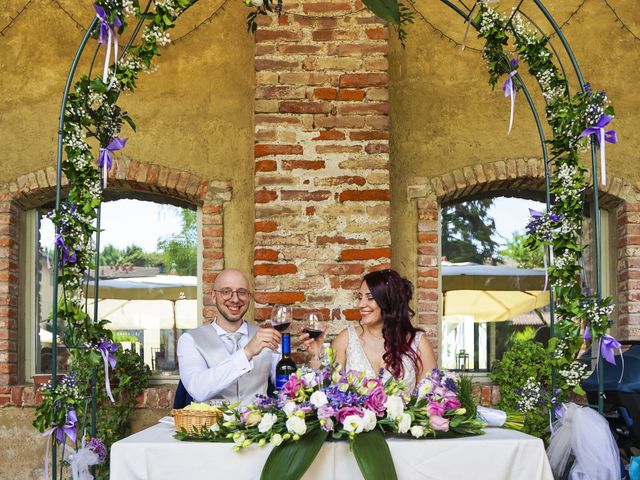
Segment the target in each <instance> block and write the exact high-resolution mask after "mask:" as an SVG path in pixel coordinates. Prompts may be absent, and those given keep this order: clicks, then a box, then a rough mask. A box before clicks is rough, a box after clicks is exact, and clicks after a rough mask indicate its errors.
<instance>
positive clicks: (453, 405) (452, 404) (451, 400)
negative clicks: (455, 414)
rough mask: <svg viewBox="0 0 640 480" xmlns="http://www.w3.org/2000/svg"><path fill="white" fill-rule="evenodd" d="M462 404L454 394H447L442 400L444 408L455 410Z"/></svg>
mask: <svg viewBox="0 0 640 480" xmlns="http://www.w3.org/2000/svg"><path fill="white" fill-rule="evenodd" d="M461 406H462V404H461V403H460V400H458V399H457V398H456V397H455V396H447V397H446V399H445V402H444V409H445V410H456V409H458V408H460V407H461Z"/></svg>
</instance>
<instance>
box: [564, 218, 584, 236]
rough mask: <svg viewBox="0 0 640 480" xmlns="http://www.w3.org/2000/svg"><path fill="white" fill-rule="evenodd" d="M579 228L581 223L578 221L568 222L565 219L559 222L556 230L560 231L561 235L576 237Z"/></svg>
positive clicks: (578, 233)
mask: <svg viewBox="0 0 640 480" xmlns="http://www.w3.org/2000/svg"><path fill="white" fill-rule="evenodd" d="M581 229H582V225H581V224H580V222H570V221H567V220H566V219H565V220H563V221H562V222H561V224H560V228H559V229H558V231H559V232H560V234H561V235H569V236H572V237H576V236H578V235H580V231H581Z"/></svg>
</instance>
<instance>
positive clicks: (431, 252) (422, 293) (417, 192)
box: [407, 158, 640, 346]
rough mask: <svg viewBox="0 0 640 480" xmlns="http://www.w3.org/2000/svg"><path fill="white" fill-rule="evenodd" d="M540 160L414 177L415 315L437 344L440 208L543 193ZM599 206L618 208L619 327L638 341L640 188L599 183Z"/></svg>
mask: <svg viewBox="0 0 640 480" xmlns="http://www.w3.org/2000/svg"><path fill="white" fill-rule="evenodd" d="M544 179H545V173H544V163H543V160H542V159H537V158H528V159H527V158H519V159H507V160H499V161H495V162H486V163H482V164H476V165H473V166H467V167H463V168H459V169H455V170H452V171H449V172H446V173H443V174H441V175H436V176H433V177H414V178H412V179H411V180H410V181H409V186H408V187H407V196H408V198H409V199H410V200H413V201H415V203H416V207H417V214H418V222H417V225H416V227H417V228H416V231H417V242H416V245H417V256H416V279H417V282H416V283H417V285H416V293H417V299H418V304H417V307H418V308H417V315H418V322H419V323H420V326H421V327H423V328H424V329H425V330H426V332H427V334H428V335H429V337H430V338H431V340H432V343H433V344H434V346H436V345H437V342H438V337H439V332H438V325H439V319H440V316H441V314H442V312H441V308H440V305H441V303H442V302H441V283H440V244H439V236H440V232H439V220H438V219H439V209H440V206H441V205H442V204H443V203H446V202H450V201H453V200H458V199H462V198H468V197H473V196H476V195H483V194H487V193H490V192H491V193H495V192H501V193H502V192H506V191H510V190H511V191H513V190H520V191H529V192H540V193H542V194H543V193H544V191H545V181H544ZM600 206H601V207H602V208H606V209H608V210H610V211H612V212H615V215H616V220H617V232H616V233H617V238H618V244H617V265H616V267H617V273H618V282H617V283H618V298H617V304H618V307H619V315H618V325H619V330H618V332H619V335H620V337H621V338H622V339H640V307H636V306H635V305H634V302H633V299H635V298H637V297H638V296H640V282H638V285H637V286H636V283H635V281H634V279H635V278H640V191H638V189H637V188H636V187H635V186H634V185H631V184H630V183H628V182H627V181H625V180H623V179H621V178H619V177H611V176H610V177H609V178H608V182H607V184H606V185H601V186H600Z"/></svg>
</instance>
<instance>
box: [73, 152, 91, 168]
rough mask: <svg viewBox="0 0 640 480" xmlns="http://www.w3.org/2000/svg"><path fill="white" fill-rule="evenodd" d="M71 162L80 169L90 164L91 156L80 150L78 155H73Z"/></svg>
mask: <svg viewBox="0 0 640 480" xmlns="http://www.w3.org/2000/svg"><path fill="white" fill-rule="evenodd" d="M73 163H74V164H75V166H76V169H78V170H82V169H84V168H87V167H88V166H89V165H90V164H91V156H90V155H89V153H88V152H82V153H81V154H80V155H76V156H75V157H73Z"/></svg>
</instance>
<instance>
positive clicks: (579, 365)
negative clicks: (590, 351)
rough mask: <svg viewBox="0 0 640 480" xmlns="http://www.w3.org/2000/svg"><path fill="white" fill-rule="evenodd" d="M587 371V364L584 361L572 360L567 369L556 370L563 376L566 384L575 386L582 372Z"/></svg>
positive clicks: (582, 374)
mask: <svg viewBox="0 0 640 480" xmlns="http://www.w3.org/2000/svg"><path fill="white" fill-rule="evenodd" d="M586 372H587V365H586V364H585V363H584V362H578V361H575V362H573V363H572V364H571V365H570V366H569V368H568V369H567V370H558V373H559V374H560V376H561V377H562V378H564V380H565V382H567V385H569V386H570V387H575V386H576V385H577V384H578V383H579V382H580V380H581V379H582V377H583V376H584V374H585V373H586Z"/></svg>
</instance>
